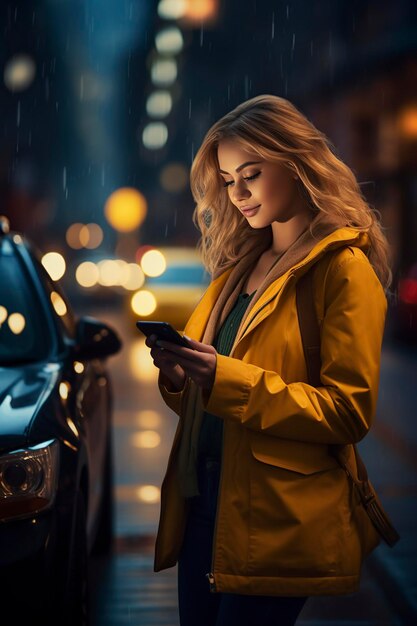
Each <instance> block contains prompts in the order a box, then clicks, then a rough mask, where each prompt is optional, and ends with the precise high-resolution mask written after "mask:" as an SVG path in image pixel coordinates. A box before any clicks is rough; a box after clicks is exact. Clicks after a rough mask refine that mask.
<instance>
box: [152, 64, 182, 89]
mask: <svg viewBox="0 0 417 626" xmlns="http://www.w3.org/2000/svg"><path fill="white" fill-rule="evenodd" d="M176 78H177V63H176V61H175V59H156V60H155V61H153V63H152V65H151V79H152V82H153V83H154V85H157V86H158V87H159V86H161V87H167V86H168V85H172V83H173V82H175V80H176Z"/></svg>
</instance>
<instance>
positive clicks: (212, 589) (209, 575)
mask: <svg viewBox="0 0 417 626" xmlns="http://www.w3.org/2000/svg"><path fill="white" fill-rule="evenodd" d="M292 276H293V273H292V272H291V273H290V274H289V276H288V277H287V278H286V280H285V282H284V283H283V285H282V287H281V289H280V290H279V292H278V293H281V292H282V290H283V289H284V287H285V285H286V284H287V283H288V282H289V280H290V279H291V278H292ZM277 295H278V294H277V293H276V294H274V295H273V296H272V297H271V298H270V299H269V300H267V301H266V302H265V303H264V304H263V305H262V306H261V308H260V309H258V311H256V313H255V315H254V316H253V317H252V319H251V320H250V321H249V322H248V324H247V325H246V328H245V330H244V331H243V333H242V334H241V336H240V338H239V339H238V341H240V339H241V338H242V337H243V335H244V334H245V332H246V330H247V329H248V327H249V326H250V325H251V324H252V322H253V320H254V319H255V318H256V316H257V315H258V313H259V312H260V311H262V309H263V308H264V307H265V306H266V305H267V304H269V303H270V302H271V301H272V300H273V299H274V298H276V297H277ZM236 344H237V342H236V343H235V345H234V346H233V347H232V350H231V351H230V353H229V356H231V354H232V352H233V350H234V349H235V347H236ZM223 448H224V425H223V431H222V456H221V465H220V479H219V490H218V493H217V504H216V517H215V521H214V533H213V544H212V553H211V559H212V560H211V572H208V573H207V574H206V577H207V579H208V582H209V585H210V592H216V580H215V578H214V558H215V549H216V538H217V521H218V517H219V501H220V493H221V485H222V477H223Z"/></svg>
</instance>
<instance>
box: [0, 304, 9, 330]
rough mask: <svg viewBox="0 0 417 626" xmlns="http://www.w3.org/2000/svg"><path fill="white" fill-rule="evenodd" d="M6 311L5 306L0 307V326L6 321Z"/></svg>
mask: <svg viewBox="0 0 417 626" xmlns="http://www.w3.org/2000/svg"><path fill="white" fill-rule="evenodd" d="M7 316H8V313H7V309H6V307H5V306H0V326H1V325H2V324H3V322H5V321H6V320H7Z"/></svg>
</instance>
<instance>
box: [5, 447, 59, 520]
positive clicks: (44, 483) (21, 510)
mask: <svg viewBox="0 0 417 626" xmlns="http://www.w3.org/2000/svg"><path fill="white" fill-rule="evenodd" d="M58 471H59V443H58V441H57V440H56V439H51V440H49V441H45V442H43V443H40V444H38V445H36V446H32V447H30V448H24V449H21V450H14V451H13V452H9V453H8V454H5V455H3V456H0V521H3V522H4V521H9V520H12V519H19V518H23V517H28V516H31V515H33V514H34V513H38V512H39V511H43V510H44V509H48V508H49V507H50V506H52V504H53V501H54V499H55V494H56V490H57V485H58Z"/></svg>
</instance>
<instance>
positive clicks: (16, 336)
mask: <svg viewBox="0 0 417 626" xmlns="http://www.w3.org/2000/svg"><path fill="white" fill-rule="evenodd" d="M46 327H47V322H46V320H45V319H44V317H43V310H42V309H41V306H40V301H39V297H38V295H37V294H36V292H35V288H34V285H33V284H32V282H31V280H30V277H29V275H28V274H27V272H26V271H25V269H24V267H23V264H22V263H21V261H20V260H19V259H18V258H17V256H16V252H15V250H14V248H13V246H12V245H11V243H10V242H9V241H8V240H7V239H5V240H3V241H1V240H0V366H1V365H18V364H21V363H25V362H34V361H40V360H42V359H44V358H46V357H47V356H48V352H49V346H50V342H49V341H48V336H47V334H46V331H45V329H46Z"/></svg>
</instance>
